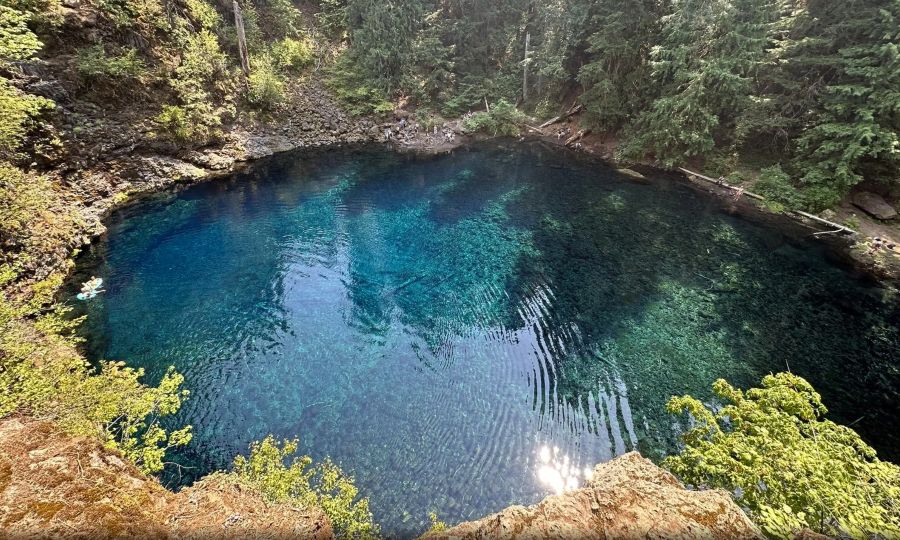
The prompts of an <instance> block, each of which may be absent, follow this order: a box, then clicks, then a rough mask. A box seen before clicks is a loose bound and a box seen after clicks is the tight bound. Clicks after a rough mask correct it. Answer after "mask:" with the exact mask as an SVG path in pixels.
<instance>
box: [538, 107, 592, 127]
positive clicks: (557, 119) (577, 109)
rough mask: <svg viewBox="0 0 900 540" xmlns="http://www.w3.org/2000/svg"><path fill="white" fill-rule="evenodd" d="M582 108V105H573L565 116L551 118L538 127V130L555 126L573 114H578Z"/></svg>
mask: <svg viewBox="0 0 900 540" xmlns="http://www.w3.org/2000/svg"><path fill="white" fill-rule="evenodd" d="M583 108H584V105H582V104H581V103H579V104H578V105H575V106H573V107H572V108H570V109H569V110H568V111H567V112H566V113H565V114H561V115H559V116H556V117H554V118H551V119H550V120H547V121H546V122H544V123H543V124H541V125H540V128H541V129H544V128H545V127H548V126H552V125H553V124H555V123H557V122H562V121H563V120H565V119H566V118H568V117H570V116H572V115H574V114H578V113H579V112H581V109H583Z"/></svg>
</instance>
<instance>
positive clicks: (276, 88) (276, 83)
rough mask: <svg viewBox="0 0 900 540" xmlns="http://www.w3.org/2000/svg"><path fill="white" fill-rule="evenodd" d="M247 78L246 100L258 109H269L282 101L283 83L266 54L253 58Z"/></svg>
mask: <svg viewBox="0 0 900 540" xmlns="http://www.w3.org/2000/svg"><path fill="white" fill-rule="evenodd" d="M250 65H251V66H252V69H251V70H250V77H248V78H247V86H248V89H247V101H249V102H250V103H252V104H253V105H255V106H257V107H259V108H260V109H264V110H270V109H274V108H275V107H277V106H278V105H279V104H280V103H282V102H283V101H284V98H285V96H284V92H285V83H284V79H282V78H281V75H279V74H278V72H277V71H276V70H275V67H274V66H273V65H272V59H271V58H269V57H268V56H261V57H255V58H253V61H252V62H251V63H250Z"/></svg>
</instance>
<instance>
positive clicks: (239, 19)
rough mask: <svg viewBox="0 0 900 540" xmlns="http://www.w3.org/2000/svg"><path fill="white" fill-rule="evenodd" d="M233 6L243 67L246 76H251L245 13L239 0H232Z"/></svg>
mask: <svg viewBox="0 0 900 540" xmlns="http://www.w3.org/2000/svg"><path fill="white" fill-rule="evenodd" d="M232 8H233V9H234V27H235V28H236V29H237V38H238V54H239V55H240V57H241V69H242V70H243V71H244V76H245V77H249V76H250V53H249V52H248V51H247V34H246V32H244V13H243V12H242V11H241V6H240V4H238V2H237V0H234V1H233V2H232Z"/></svg>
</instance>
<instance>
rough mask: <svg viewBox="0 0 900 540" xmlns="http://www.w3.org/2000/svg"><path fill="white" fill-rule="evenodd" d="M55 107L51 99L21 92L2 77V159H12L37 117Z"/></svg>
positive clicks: (0, 139) (0, 81)
mask: <svg viewBox="0 0 900 540" xmlns="http://www.w3.org/2000/svg"><path fill="white" fill-rule="evenodd" d="M53 107H54V103H53V102H52V101H51V100H49V99H47V98H44V97H40V96H33V95H31V94H24V93H20V92H19V91H18V90H16V89H15V88H13V86H12V85H11V84H9V83H8V82H7V81H6V79H4V78H3V77H0V159H11V158H12V157H13V155H14V154H15V152H16V150H17V149H18V148H19V146H20V145H21V144H22V139H23V138H24V137H25V135H26V134H27V133H28V130H29V129H30V127H31V125H32V124H33V123H34V121H35V119H36V118H37V117H39V116H40V115H41V114H42V113H43V112H44V111H47V110H49V109H52V108H53Z"/></svg>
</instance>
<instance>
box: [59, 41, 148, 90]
mask: <svg viewBox="0 0 900 540" xmlns="http://www.w3.org/2000/svg"><path fill="white" fill-rule="evenodd" d="M76 67H77V69H78V74H79V75H81V76H82V77H84V78H86V79H90V80H96V81H100V80H103V79H129V78H139V77H140V76H141V74H142V73H143V71H144V62H143V61H142V60H141V59H140V58H138V56H137V51H136V50H135V49H131V48H127V49H125V51H124V52H123V53H122V54H120V55H110V54H107V53H106V50H105V49H104V48H103V44H102V43H98V44H96V45H93V46H91V47H84V48H81V49H78V52H77V56H76Z"/></svg>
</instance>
